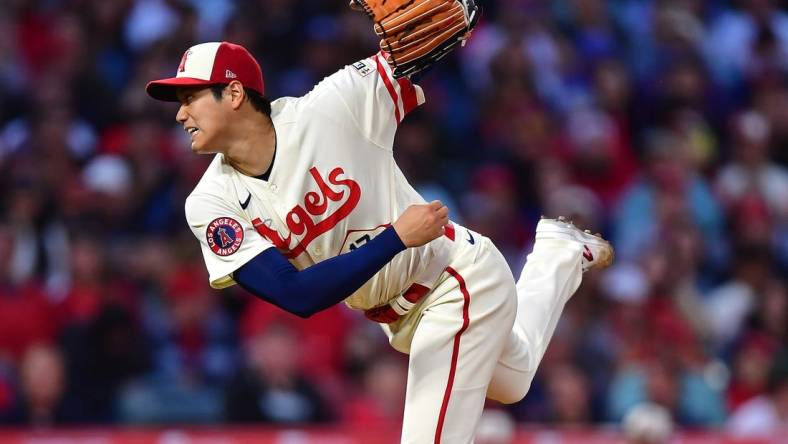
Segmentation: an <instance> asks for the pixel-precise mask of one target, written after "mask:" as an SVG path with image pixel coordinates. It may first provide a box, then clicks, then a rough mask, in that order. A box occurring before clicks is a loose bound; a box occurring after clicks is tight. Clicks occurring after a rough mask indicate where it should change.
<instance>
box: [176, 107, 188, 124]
mask: <svg viewBox="0 0 788 444" xmlns="http://www.w3.org/2000/svg"><path fill="white" fill-rule="evenodd" d="M188 117H189V116H188V115H187V114H186V109H185V107H184V106H183V105H181V106H180V108H178V114H175V120H176V121H178V123H180V124H183V123H184V122H186V119H187V118H188Z"/></svg>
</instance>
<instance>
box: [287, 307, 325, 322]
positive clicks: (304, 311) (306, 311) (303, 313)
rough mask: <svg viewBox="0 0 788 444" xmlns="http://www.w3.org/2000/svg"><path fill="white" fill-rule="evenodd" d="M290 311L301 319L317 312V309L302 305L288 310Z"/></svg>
mask: <svg viewBox="0 0 788 444" xmlns="http://www.w3.org/2000/svg"><path fill="white" fill-rule="evenodd" d="M288 311H289V312H290V313H292V314H294V315H296V316H298V317H299V318H301V319H309V318H310V317H312V315H313V314H315V313H317V312H318V311H319V310H316V309H314V308H312V307H303V308H295V309H293V310H288Z"/></svg>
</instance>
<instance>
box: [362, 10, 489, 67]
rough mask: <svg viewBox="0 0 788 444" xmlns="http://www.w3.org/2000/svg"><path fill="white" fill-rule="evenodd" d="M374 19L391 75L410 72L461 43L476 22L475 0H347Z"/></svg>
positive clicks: (435, 60)
mask: <svg viewBox="0 0 788 444" xmlns="http://www.w3.org/2000/svg"><path fill="white" fill-rule="evenodd" d="M350 6H351V7H352V8H354V9H359V10H363V11H365V12H366V13H367V15H369V16H370V17H371V18H372V20H373V21H374V22H375V28H374V29H375V33H376V34H377V35H379V36H380V38H381V40H380V49H382V50H383V51H384V52H386V53H387V56H386V60H387V61H388V63H389V65H391V68H392V70H393V71H394V77H397V78H399V77H403V76H410V75H412V74H415V73H417V72H420V71H422V70H424V69H425V68H427V67H429V66H430V65H432V64H433V63H435V62H437V61H438V60H440V59H442V58H443V57H445V56H446V54H448V53H449V52H451V51H452V50H453V49H454V48H455V47H456V46H457V45H459V44H464V43H465V40H467V39H468V37H470V34H471V30H472V29H473V27H474V26H475V25H476V22H477V21H478V17H479V9H478V7H477V6H476V3H475V2H474V0H350Z"/></svg>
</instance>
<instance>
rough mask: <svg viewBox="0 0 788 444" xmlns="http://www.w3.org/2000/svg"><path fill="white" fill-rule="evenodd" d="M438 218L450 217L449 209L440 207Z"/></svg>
mask: <svg viewBox="0 0 788 444" xmlns="http://www.w3.org/2000/svg"><path fill="white" fill-rule="evenodd" d="M437 213H438V216H440V217H448V215H449V207H440V208H438V211H437Z"/></svg>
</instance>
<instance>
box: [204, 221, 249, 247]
mask: <svg viewBox="0 0 788 444" xmlns="http://www.w3.org/2000/svg"><path fill="white" fill-rule="evenodd" d="M205 237H206V239H207V241H208V246H209V247H211V251H213V252H214V253H216V254H217V255H218V256H229V255H231V254H233V253H235V252H236V251H238V249H239V248H241V243H242V242H243V241H244V230H243V227H241V224H239V223H238V221H236V220H235V219H233V218H231V217H219V218H216V219H214V220H213V221H211V223H210V224H208V228H207V229H206V230H205Z"/></svg>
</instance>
